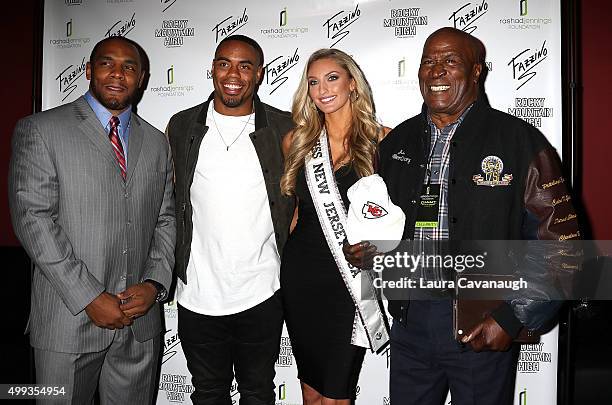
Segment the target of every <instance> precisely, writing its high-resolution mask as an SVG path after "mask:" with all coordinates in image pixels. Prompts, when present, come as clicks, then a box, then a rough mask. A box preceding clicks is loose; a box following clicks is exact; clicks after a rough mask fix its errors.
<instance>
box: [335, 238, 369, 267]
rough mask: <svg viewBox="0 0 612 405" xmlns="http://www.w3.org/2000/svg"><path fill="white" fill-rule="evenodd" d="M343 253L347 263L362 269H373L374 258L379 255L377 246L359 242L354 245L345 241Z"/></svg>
mask: <svg viewBox="0 0 612 405" xmlns="http://www.w3.org/2000/svg"><path fill="white" fill-rule="evenodd" d="M342 252H343V253H344V257H345V258H346V261H347V262H349V263H350V264H351V265H353V266H354V267H357V268H360V269H371V268H372V267H373V266H374V256H376V254H377V253H378V252H377V251H376V246H375V245H372V244H371V243H370V242H367V241H365V242H359V243H356V244H354V245H349V243H348V242H347V241H346V239H345V240H344V245H343V246H342Z"/></svg>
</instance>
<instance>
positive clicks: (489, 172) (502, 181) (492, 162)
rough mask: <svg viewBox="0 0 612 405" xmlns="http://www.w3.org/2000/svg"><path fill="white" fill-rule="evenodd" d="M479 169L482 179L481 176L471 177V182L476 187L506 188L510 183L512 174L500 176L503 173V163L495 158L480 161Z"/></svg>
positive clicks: (488, 157) (489, 157) (490, 157)
mask: <svg viewBox="0 0 612 405" xmlns="http://www.w3.org/2000/svg"><path fill="white" fill-rule="evenodd" d="M480 168H481V170H482V173H483V174H484V177H483V176H482V175H481V174H475V175H473V176H472V181H474V183H476V185H477V186H489V187H495V186H508V185H510V182H511V181H512V174H510V173H506V174H502V173H503V171H504V162H502V160H501V159H500V158H498V157H497V156H493V155H491V156H487V157H486V158H484V159H482V162H481V163H480Z"/></svg>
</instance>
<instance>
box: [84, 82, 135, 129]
mask: <svg viewBox="0 0 612 405" xmlns="http://www.w3.org/2000/svg"><path fill="white" fill-rule="evenodd" d="M84 97H85V100H86V101H87V103H88V104H89V106H90V107H91V109H92V110H93V112H94V113H95V114H96V117H98V121H100V124H102V126H103V127H104V129H105V130H107V132H108V130H109V129H110V128H109V126H110V124H109V121H110V119H111V117H112V116H113V114H111V113H110V111H108V110H107V109H106V107H104V106H103V105H102V104H101V103H100V102H99V101H98V100H97V99H96V98H95V97H94V96H93V94H91V92H90V91H89V90H88V91H87V93H85V95H84ZM118 117H119V131H120V132H125V131H126V129H127V128H128V127H129V125H130V119H131V117H132V106H131V105H129V106H128V107H127V108H126V109H125V110H123V112H122V113H121V114H119V116H118Z"/></svg>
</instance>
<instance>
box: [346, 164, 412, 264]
mask: <svg viewBox="0 0 612 405" xmlns="http://www.w3.org/2000/svg"><path fill="white" fill-rule="evenodd" d="M347 196H348V199H349V201H350V205H349V209H348V216H347V220H346V235H347V239H348V242H349V243H350V244H351V245H354V244H355V243H359V242H361V241H364V240H367V241H370V242H372V243H373V244H375V245H376V249H377V250H378V251H379V252H388V251H390V250H393V249H395V248H396V247H397V246H398V245H399V242H400V240H401V239H402V235H403V233H404V223H405V222H406V215H405V214H404V212H403V211H402V209H401V208H400V207H398V206H397V205H395V204H393V202H391V198H389V193H388V191H387V185H386V184H385V182H384V180H383V179H382V177H380V176H379V175H378V174H373V175H371V176H367V177H362V178H361V179H359V180H358V181H357V182H356V183H355V184H353V185H352V186H351V188H349V189H348V193H347Z"/></svg>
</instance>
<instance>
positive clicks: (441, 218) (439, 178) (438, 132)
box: [414, 105, 472, 280]
mask: <svg viewBox="0 0 612 405" xmlns="http://www.w3.org/2000/svg"><path fill="white" fill-rule="evenodd" d="M471 108H472V106H471V105H470V106H469V107H468V108H466V110H465V111H464V112H463V114H461V116H460V117H459V118H458V119H457V121H455V122H453V123H451V124H449V125H447V126H446V127H444V128H442V129H439V128H438V127H437V126H436V125H435V124H434V123H433V121H432V120H431V116H430V115H429V114H428V115H427V122H428V123H429V127H430V132H431V139H430V144H431V149H430V151H429V155H430V156H429V159H428V161H429V163H428V170H430V176H431V178H430V182H429V183H430V184H439V185H440V198H439V200H438V201H439V209H438V226H437V227H436V228H415V229H414V240H415V241H418V240H434V241H435V240H448V236H449V231H448V198H447V195H448V171H449V162H450V146H451V139H452V138H453V135H454V134H455V131H457V128H459V125H461V122H463V119H464V118H465V116H466V114H467V113H468V111H469V110H470V109H471ZM423 184H424V185H426V184H427V175H426V176H425V178H424V179H423ZM419 245H420V244H417V245H415V247H417V246H418V247H417V249H418V251H417V252H415V253H418V252H426V253H428V254H442V251H441V250H440V247H437V246H436V244H427V246H419ZM420 271H421V273H420V276H421V277H423V278H424V279H425V280H450V279H452V277H451V274H450V272H449V271H447V270H446V271H445V270H443V269H440V268H437V267H429V268H422V269H421V270H420Z"/></svg>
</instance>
